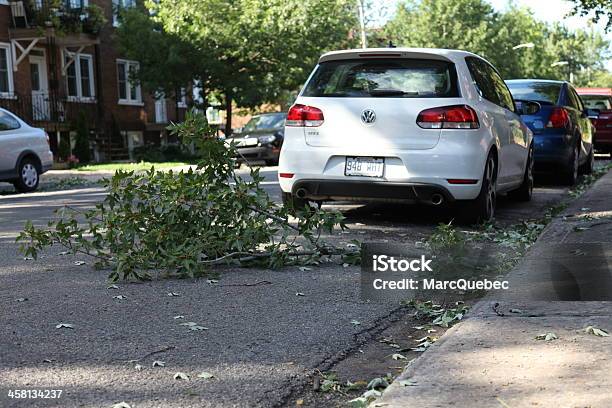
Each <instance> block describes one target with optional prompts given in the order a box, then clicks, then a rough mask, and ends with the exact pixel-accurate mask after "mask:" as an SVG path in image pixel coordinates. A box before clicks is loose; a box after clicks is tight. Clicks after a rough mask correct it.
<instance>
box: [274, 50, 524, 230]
mask: <svg viewBox="0 0 612 408" xmlns="http://www.w3.org/2000/svg"><path fill="white" fill-rule="evenodd" d="M519 113H520V112H518V111H517V110H516V107H515V105H514V101H513V100H512V96H511V94H510V91H509V90H508V88H507V87H506V85H505V83H504V81H503V79H502V77H501V76H500V75H499V73H498V72H497V70H496V69H495V68H494V67H493V66H492V65H491V64H489V63H488V62H487V61H486V60H484V59H483V58H481V57H479V56H478V55H475V54H472V53H469V52H465V51H457V50H444V49H411V48H379V49H368V50H345V51H335V52H330V53H327V54H324V55H323V56H322V57H321V58H320V59H319V63H318V65H317V66H316V68H315V69H314V72H313V73H312V75H311V76H310V79H309V80H308V82H307V83H306V85H305V86H304V88H303V89H302V91H301V92H300V94H299V96H298V98H297V100H296V102H295V104H294V105H293V106H292V107H291V109H290V110H289V112H288V114H287V121H286V127H285V142H284V144H283V148H282V150H281V155H280V163H279V170H278V174H279V181H280V187H281V189H282V195H283V200H284V201H285V202H287V203H289V204H290V205H293V206H303V205H307V204H308V201H318V202H322V201H327V200H359V201H362V200H366V201H369V200H383V201H407V202H420V203H426V204H431V205H435V206H437V205H442V204H451V203H455V204H457V205H459V207H460V214H461V215H462V218H463V219H464V220H465V221H467V222H479V221H489V220H491V219H492V218H493V215H494V211H495V205H496V196H497V194H499V193H508V192H511V193H512V194H513V195H514V196H516V197H518V198H520V199H522V200H529V199H530V198H531V192H532V188H533V177H532V171H531V170H532V163H533V161H532V153H531V152H532V145H531V139H532V133H531V131H530V130H529V129H528V128H527V127H526V126H525V125H524V124H523V122H522V121H521V118H520V116H519Z"/></svg>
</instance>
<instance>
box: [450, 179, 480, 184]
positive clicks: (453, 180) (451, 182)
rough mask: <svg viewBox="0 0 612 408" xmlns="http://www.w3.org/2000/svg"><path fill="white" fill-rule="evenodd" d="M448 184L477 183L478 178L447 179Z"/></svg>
mask: <svg viewBox="0 0 612 408" xmlns="http://www.w3.org/2000/svg"><path fill="white" fill-rule="evenodd" d="M446 181H448V184H476V183H478V180H474V179H446Z"/></svg>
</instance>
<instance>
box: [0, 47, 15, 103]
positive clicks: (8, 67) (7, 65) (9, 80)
mask: <svg viewBox="0 0 612 408" xmlns="http://www.w3.org/2000/svg"><path fill="white" fill-rule="evenodd" d="M12 95H13V64H12V61H11V46H10V44H6V43H0V97H8V96H12Z"/></svg>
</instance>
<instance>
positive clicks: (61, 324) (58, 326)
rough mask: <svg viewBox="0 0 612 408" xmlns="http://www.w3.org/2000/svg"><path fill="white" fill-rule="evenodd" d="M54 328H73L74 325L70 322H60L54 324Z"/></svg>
mask: <svg viewBox="0 0 612 408" xmlns="http://www.w3.org/2000/svg"><path fill="white" fill-rule="evenodd" d="M55 328H56V329H74V326H73V325H71V324H70V323H60V324H58V325H57V326H55Z"/></svg>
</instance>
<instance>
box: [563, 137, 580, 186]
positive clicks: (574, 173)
mask: <svg viewBox="0 0 612 408" xmlns="http://www.w3.org/2000/svg"><path fill="white" fill-rule="evenodd" d="M579 160H580V150H578V146H576V147H574V151H573V152H572V154H571V156H570V159H569V163H568V164H567V167H566V169H565V184H567V185H569V186H573V185H574V184H576V182H577V181H578V168H579V167H580V166H579Z"/></svg>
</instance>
